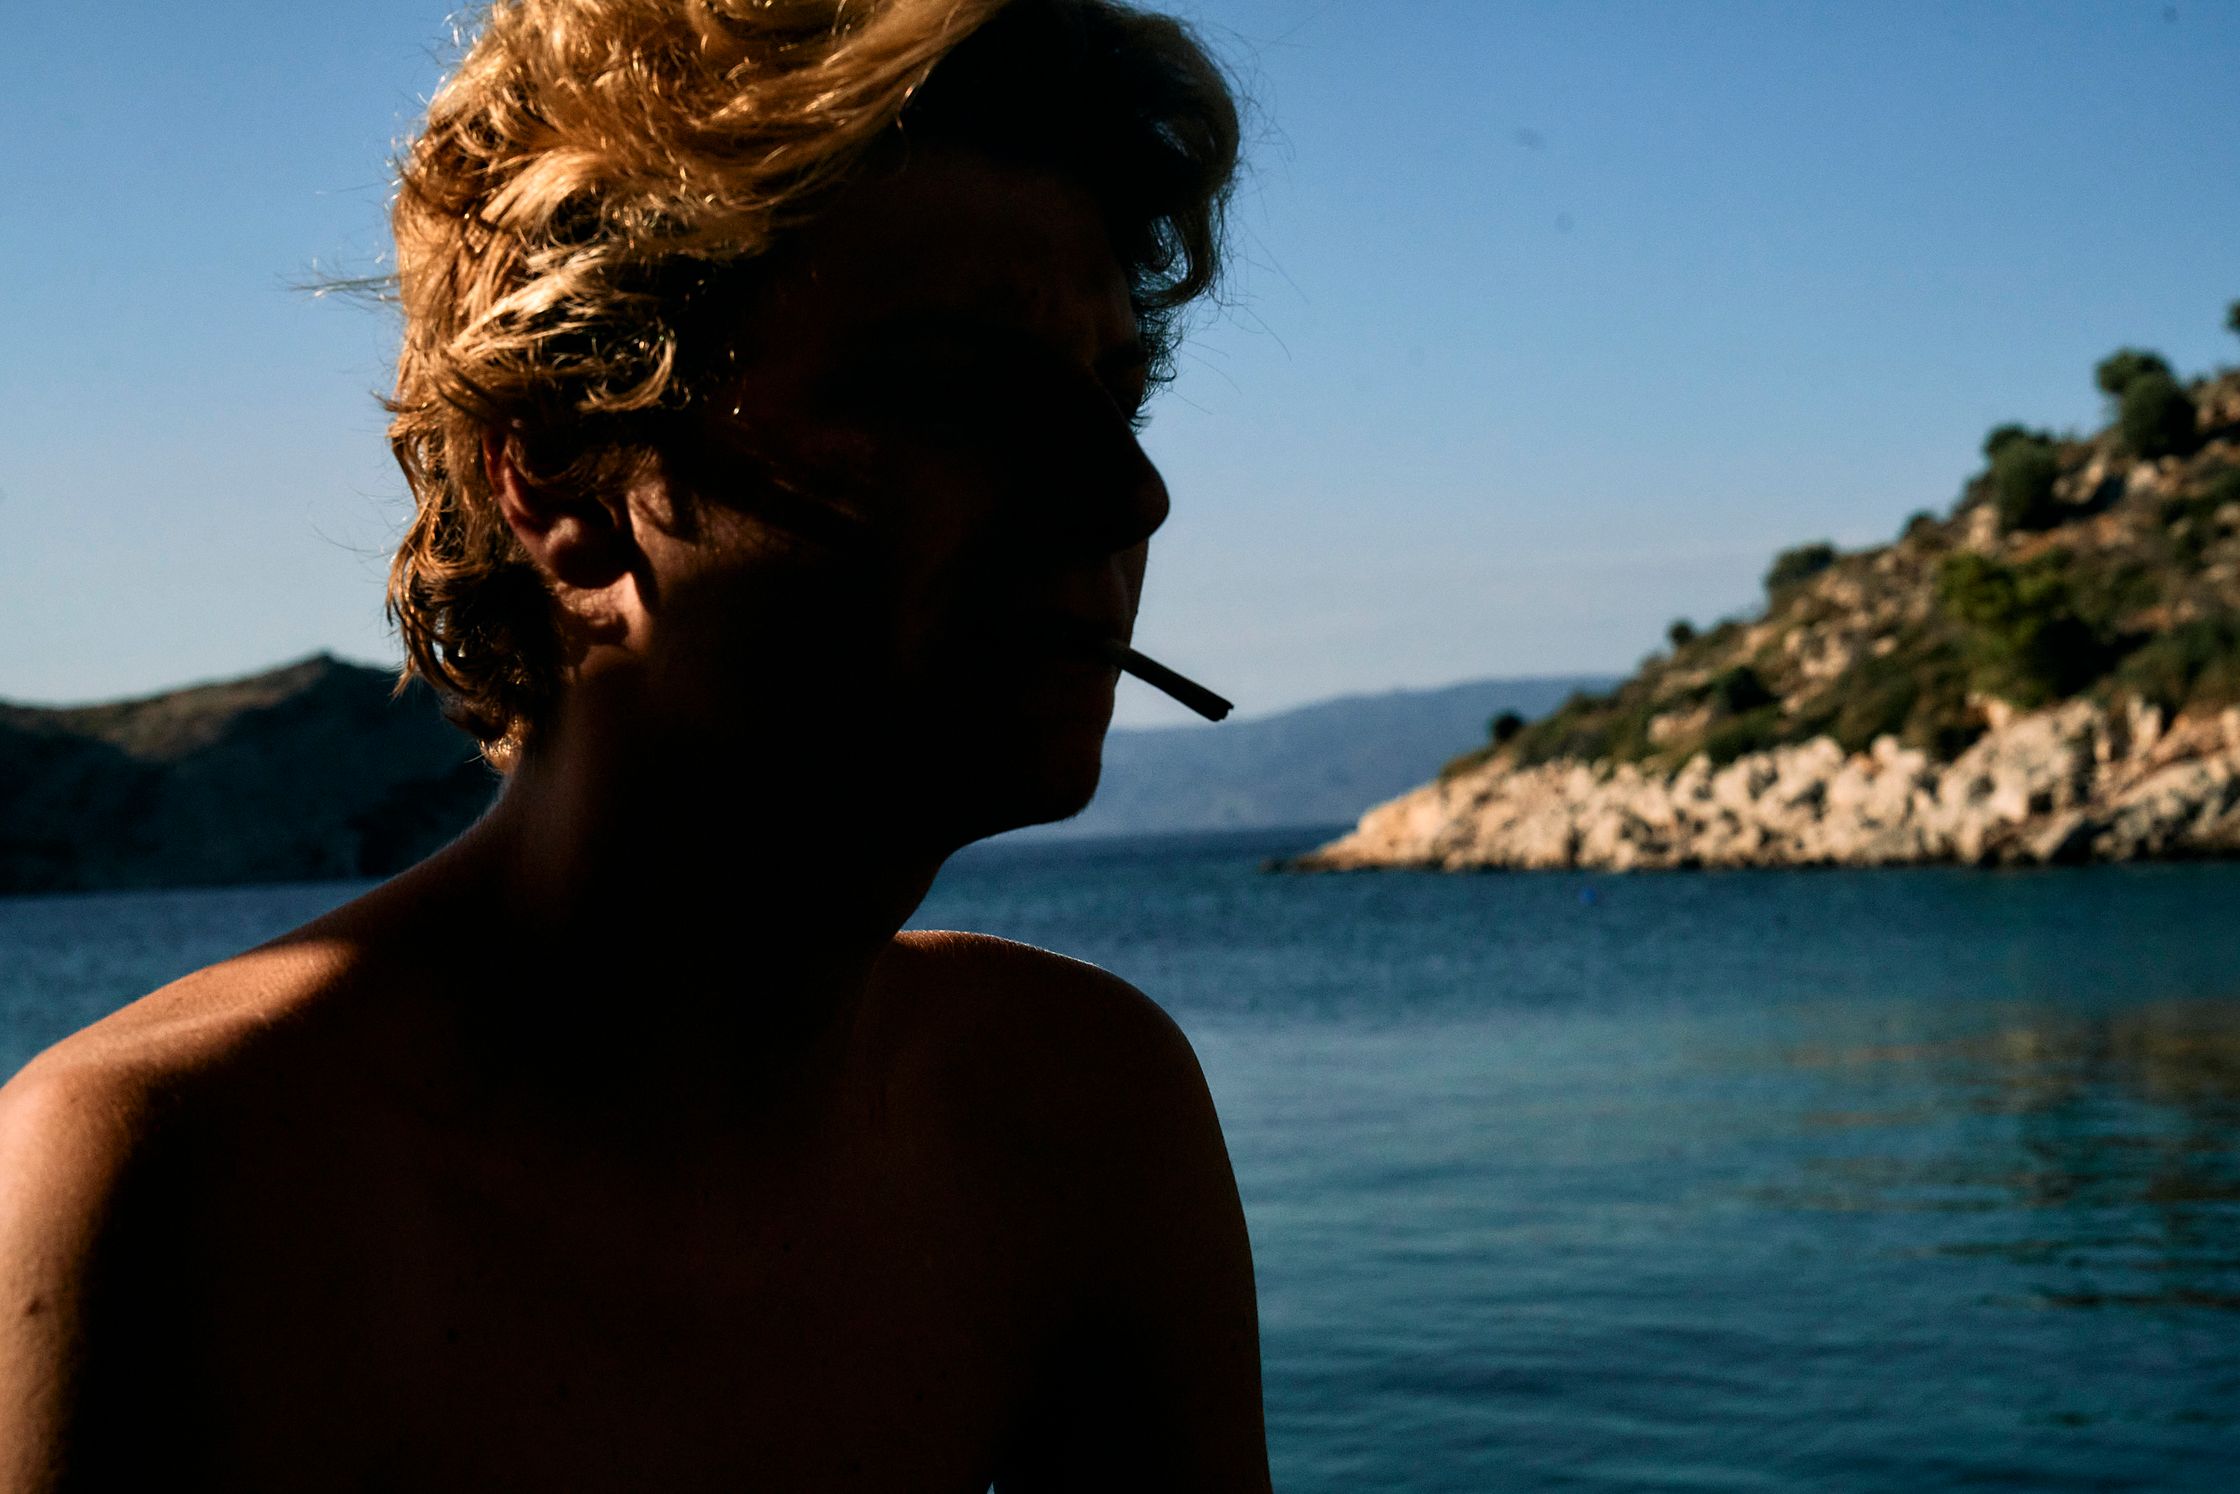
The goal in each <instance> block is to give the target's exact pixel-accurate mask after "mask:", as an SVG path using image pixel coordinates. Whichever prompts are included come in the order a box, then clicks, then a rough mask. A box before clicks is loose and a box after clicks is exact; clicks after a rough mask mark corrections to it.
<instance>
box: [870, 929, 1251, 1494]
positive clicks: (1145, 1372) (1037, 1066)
mask: <svg viewBox="0 0 2240 1494" xmlns="http://www.w3.org/2000/svg"><path fill="white" fill-rule="evenodd" d="M908 949H909V955H908V958H909V959H910V960H911V961H913V962H915V963H916V964H917V965H918V968H919V970H920V971H922V972H923V973H922V975H921V978H920V979H919V980H918V981H915V982H913V983H912V984H913V985H914V986H915V987H916V990H915V991H914V992H913V995H914V996H916V997H919V998H921V999H923V998H930V999H931V1004H932V1005H934V1006H935V1007H936V1008H937V1009H938V1014H937V1015H936V1016H934V1017H932V1018H931V1019H929V1022H928V1026H929V1028H930V1029H931V1030H932V1031H933V1032H934V1033H935V1035H936V1036H937V1038H938V1040H939V1046H940V1048H941V1049H942V1050H943V1051H945V1052H947V1053H948V1054H950V1055H951V1056H952V1058H953V1060H954V1062H955V1063H956V1064H957V1065H959V1073H960V1075H961V1076H962V1079H963V1082H962V1083H961V1084H960V1083H952V1084H950V1085H947V1086H944V1087H945V1088H947V1089H948V1090H949V1091H950V1092H951V1093H953V1094H963V1095H966V1096H969V1097H970V1103H971V1105H972V1107H973V1109H974V1111H975V1112H976V1114H977V1116H978V1117H979V1120H980V1125H981V1127H982V1129H980V1130H979V1131H978V1133H977V1134H980V1135H982V1136H985V1137H987V1138H988V1143H987V1144H988V1147H989V1150H990V1151H992V1152H996V1153H999V1154H1001V1155H1002V1156H1004V1157H1005V1158H1006V1159H1008V1161H1009V1162H1010V1163H1011V1164H1012V1165H1015V1166H1017V1167H1018V1168H1019V1173H1018V1176H1019V1177H1020V1179H1021V1180H1022V1181H1023V1182H1024V1183H1025V1184H1026V1185H1027V1187H1028V1189H1029V1190H1030V1191H1029V1192H1028V1193H1027V1195H1026V1197H1027V1199H1028V1200H1029V1202H1028V1203H1027V1204H1026V1206H1025V1208H1024V1209H1023V1210H1022V1212H1023V1213H1024V1214H1026V1215H1029V1216H1031V1217H1032V1218H1034V1219H1035V1220H1036V1221H1037V1222H1038V1223H1037V1227H1039V1228H1048V1229H1051V1230H1052V1231H1053V1234H1052V1236H1051V1238H1053V1239H1054V1240H1055V1241H1056V1243H1057V1251H1058V1255H1059V1258H1060V1259H1061V1260H1062V1261H1063V1263H1064V1265H1063V1270H1064V1273H1065V1274H1066V1276H1067V1277H1068V1278H1069V1279H1070V1280H1071V1281H1072V1282H1073V1283H1074V1285H1075V1287H1076V1289H1077V1295H1076V1296H1075V1298H1074V1303H1075V1305H1074V1308H1073V1310H1072V1312H1071V1313H1070V1315H1069V1316H1068V1317H1067V1319H1066V1327H1065V1329H1064V1331H1063V1332H1061V1333H1060V1334H1059V1335H1058V1336H1057V1337H1056V1338H1055V1339H1054V1341H1053V1345H1052V1348H1051V1359H1050V1362H1049V1364H1048V1365H1047V1366H1046V1367H1045V1370H1046V1372H1045V1374H1044V1376H1043V1382H1044V1384H1045V1385H1046V1386H1047V1387H1048V1388H1047V1389H1046V1390H1045V1392H1044V1394H1043V1396H1042V1397H1041V1399H1040V1400H1039V1401H1038V1402H1037V1403H1036V1404H1035V1406H1034V1407H1033V1409H1032V1411H1031V1413H1030V1414H1029V1415H1028V1416H1027V1417H1026V1418H1025V1420H1024V1421H1023V1423H1022V1426H1021V1428H1020V1430H1019V1433H1018V1436H1017V1440H1016V1442H1015V1444H1014V1445H1013V1447H1012V1448H1011V1449H1010V1450H1009V1451H1008V1453H1007V1454H1006V1456H1005V1459H1004V1468H1003V1471H1002V1474H1001V1476H999V1478H998V1480H997V1485H996V1486H997V1488H998V1489H999V1490H1001V1491H1003V1494H1030V1491H1032V1494H1040V1491H1045V1490H1059V1489H1065V1490H1084V1489H1099V1490H1102V1489H1113V1490H1118V1489H1133V1488H1161V1489H1175V1490H1205V1491H1212V1490H1217V1489H1218V1490H1224V1491H1249V1490H1265V1489H1266V1488H1267V1487H1268V1470H1267V1444H1266V1438H1265V1434H1264V1431H1263V1429H1262V1423H1261V1413H1260V1368H1259V1331H1258V1320H1257V1314H1256V1310H1255V1305H1254V1291H1253V1280H1252V1254H1251V1246H1250V1243H1249V1241H1248V1239H1247V1236H1246V1230H1245V1220H1244V1211H1243V1208H1242V1205H1241V1203H1240V1201H1239V1199H1238V1195H1237V1185H1236V1179H1235V1175H1234V1173H1233V1172H1232V1170H1231V1167H1230V1162H1229V1154H1228V1149H1227V1147H1226V1145H1225V1144H1224V1142H1223V1140H1222V1135H1221V1126H1220V1122H1219V1119H1218V1118H1217V1117H1216V1115H1215V1113H1214V1106H1213V1100H1212V1097H1211V1095H1210V1094H1209V1093H1208V1090H1207V1086H1206V1081H1205V1077H1204V1075H1203V1073H1202V1072H1201V1071H1200V1068H1199V1064H1198V1060H1197V1056H1196V1054H1195V1053H1193V1052H1192V1050H1191V1047H1190V1043H1189V1041H1188V1039H1187V1038H1185V1037H1184V1036H1183V1033H1182V1031H1181V1029H1180V1028H1179V1027H1177V1026H1176V1024H1175V1023H1174V1021H1173V1020H1172V1019H1171V1018H1170V1017H1168V1015H1167V1014H1166V1013H1165V1012H1164V1011H1163V1010H1161V1009H1160V1007H1159V1006H1158V1005H1157V1003H1155V1002H1154V1001H1152V1000H1151V998H1149V997H1148V996H1146V995H1145V994H1144V993H1143V992H1141V991H1139V990H1137V989H1136V988H1135V987H1134V986H1132V985H1130V984H1129V983H1128V982H1127V981H1125V980H1122V979H1121V978H1120V977H1118V976H1116V975H1113V974H1111V973H1110V972H1108V971H1105V970H1102V969H1099V968H1098V967H1096V966H1094V965H1089V964H1085V963H1083V962H1082V961H1079V960H1073V959H1068V958H1067V957H1065V956H1063V955H1058V954H1053V953H1052V952H1050V951H1048V950H1043V949H1036V948H1034V947H1032V946H1030V945H1024V944H1015V943H1012V942H1010V941H1007V940H1002V939H993V938H989V937H987V936H985V935H976V934H929V935H917V936H912V937H911V939H910V943H909V945H908ZM1092 1449H1094V1450H1097V1451H1096V1454H1095V1456H1094V1457H1091V1456H1090V1450H1092Z"/></svg>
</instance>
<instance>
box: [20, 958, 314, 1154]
mask: <svg viewBox="0 0 2240 1494" xmlns="http://www.w3.org/2000/svg"><path fill="white" fill-rule="evenodd" d="M345 964H346V957H345V956H344V954H343V953H342V951H341V949H340V947H339V946H337V945H334V944H332V943H329V942H326V941H322V940H320V939H318V938H316V937H299V936H290V937H288V938H285V939H282V940H279V941H276V942H275V943H273V944H269V945H265V946H262V947H260V948H258V949H254V950H251V951H249V952H247V953H246V954H241V955H237V956H235V957H233V958H232V959H229V960H224V961H221V962H219V963H218V964H215V965H211V966H208V967H206V968H204V969H202V970H198V971H196V972H194V973H193V974H191V975H187V976H184V977H182V978H180V979H178V980H175V981H173V982H171V983H170V984H169V985H166V986H163V987H161V988H160V989H158V990H156V991H153V992H151V993H150V994H148V995H146V996H143V997H141V998H140V999H139V1000H137V1001H134V1002H132V1003H130V1004H129V1005H127V1006H124V1007H122V1008H120V1009H118V1010H117V1011H115V1012H112V1013H111V1014H110V1015H108V1016H106V1017H104V1018H102V1019H101V1020H100V1021H98V1022H95V1023H93V1024H92V1025H90V1026H88V1027H85V1028H82V1029H81V1030H79V1031H78V1032H75V1033H72V1034H71V1035H70V1036H69V1037H66V1038H64V1039H63V1040H62V1041H61V1042H59V1043H56V1044H55V1045H54V1046H53V1047H51V1048H49V1049H47V1050H46V1051H45V1052H43V1053H41V1054H39V1055H38V1056H37V1057H36V1058H34V1059H32V1060H31V1062H30V1063H28V1064H26V1065H25V1066H24V1068H23V1069H22V1071H21V1072H19V1073H18V1074H17V1075H16V1076H15V1077H14V1078H13V1079H11V1080H9V1081H8V1083H7V1084H6V1085H5V1086H4V1087H0V1145H5V1146H9V1147H17V1148H20V1147H26V1146H31V1147H42V1148H44V1147H61V1148H63V1149H65V1150H67V1149H68V1148H69V1147H70V1146H72V1145H74V1144H76V1143H77V1142H79V1141H82V1142H83V1144H85V1145H87V1146H94V1145H99V1144H105V1143H107V1142H110V1141H114V1140H115V1139H116V1138H118V1137H122V1136H129V1135H130V1134H132V1133H134V1132H136V1131H137V1130H139V1129H141V1128H143V1127H144V1126H145V1125H146V1124H147V1123H148V1122H149V1120H150V1119H151V1118H152V1117H153V1116H154V1115H156V1114H157V1113H159V1112H161V1111H163V1110H165V1109H167V1108H173V1107H172V1106H171V1105H169V1104H168V1103H167V1102H172V1101H175V1100H176V1099H178V1098H179V1097H180V1096H181V1094H182V1093H183V1091H185V1090H186V1089H188V1088H190V1087H191V1086H192V1082H193V1081H194V1079H195V1078H196V1077H197V1076H199V1075H201V1074H204V1073H207V1072H209V1071H211V1070H214V1069H217V1068H220V1067H222V1066H224V1065H225V1064H226V1062H227V1061H228V1060H229V1059H232V1058H236V1057H238V1056H239V1055H240V1054H242V1053H243V1052H244V1051H246V1050H247V1049H249V1048H251V1047H253V1046H254V1045H255V1043H256V1042H257V1041H258V1039H259V1038H260V1037H262V1036H263V1035H265V1034H268V1033H270V1032H272V1031H273V1030H275V1029H276V1028H277V1027H278V1026H279V1025H280V1024H282V1023H283V1022H284V1021H286V1019H287V1018H288V1017H289V1016H291V1015H292V1014H294V1013H296V1012H299V1011H301V1010H302V1009H303V1008H305V1007H306V1006H307V1005H308V1004H309V1003H310V1002H312V1001H313V1000H314V999H315V998H316V997H317V996H318V995H319V994H320V993H321V992H322V991H323V990H325V989H327V988H330V987H332V986H333V985H334V984H335V983H336V981H337V979H338V977H339V975H340V973H341V971H342V969H343V968H344V966H345Z"/></svg>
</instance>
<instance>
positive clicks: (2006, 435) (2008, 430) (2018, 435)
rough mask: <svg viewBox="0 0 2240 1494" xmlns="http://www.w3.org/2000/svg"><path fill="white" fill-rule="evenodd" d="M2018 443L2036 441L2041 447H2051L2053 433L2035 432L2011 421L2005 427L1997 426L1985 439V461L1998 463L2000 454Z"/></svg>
mask: <svg viewBox="0 0 2240 1494" xmlns="http://www.w3.org/2000/svg"><path fill="white" fill-rule="evenodd" d="M2017 441H2036V442H2038V443H2040V444H2041V445H2045V446H2051V445H2052V444H2053V433H2052V432H2050V431H2034V430H2032V429H2030V427H2028V426H2026V425H2017V424H2015V423H2014V422H2013V421H2009V422H2007V424H2005V425H1995V426H1993V427H1992V428H1991V430H1990V431H1989V433H1988V434H1986V435H1985V436H1984V438H1983V455H1984V459H1985V460H1986V461H1997V460H1998V459H1999V453H2000V452H2002V451H2004V450H2006V449H2007V448H2008V447H2009V446H2012V445H2014V443H2015V442H2017Z"/></svg>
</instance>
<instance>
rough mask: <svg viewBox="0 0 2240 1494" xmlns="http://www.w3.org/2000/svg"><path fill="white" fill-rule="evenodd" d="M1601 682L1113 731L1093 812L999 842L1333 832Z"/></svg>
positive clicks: (1518, 685)
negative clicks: (1499, 729)
mask: <svg viewBox="0 0 2240 1494" xmlns="http://www.w3.org/2000/svg"><path fill="white" fill-rule="evenodd" d="M1611 683H1612V681H1611V680H1610V679H1608V678H1604V677H1589V676H1582V677H1578V678H1561V679H1520V680H1471V681H1468V682H1467V683H1464V684H1460V685H1447V686H1443V687H1441V688H1439V689H1435V690H1394V691H1390V692H1387V693H1385V694H1382V695H1347V696H1342V697H1340V698H1338V699H1336V700H1326V701H1320V702H1317V703H1316V704H1313V705H1305V706H1300V707H1298V708H1297V709H1295V710H1289V711H1284V712H1281V713H1279V714H1277V715H1273V716H1262V717H1259V718H1257V719H1254V720H1249V721H1224V722H1222V723H1221V724H1219V725H1218V726H1174V727H1161V728H1157V729H1152V730H1134V731H1115V732H1113V733H1112V734H1111V735H1110V736H1108V737H1107V738H1106V739H1105V749H1104V777H1103V780H1102V781H1101V783H1100V784H1099V786H1098V789H1097V798H1096V802H1095V803H1093V804H1091V805H1090V806H1089V807H1088V809H1086V810H1084V811H1083V812H1082V813H1081V814H1079V815H1077V816H1076V817H1074V818H1073V819H1070V820H1066V821H1064V822H1063V823H1061V824H1056V825H1036V826H1034V827H1032V828H1030V829H1026V830H1015V831H1013V832H1012V833H1011V834H1010V835H1009V836H1006V837H1005V839H1007V840H1026V839H1030V838H1031V839H1053V838H1060V837H1068V838H1070V837H1080V836H1092V835H1144V834H1154V833H1160V832H1165V831H1172V830H1245V829H1259V828H1274V827H1278V826H1285V825H1335V824H1340V823H1343V822H1346V821H1350V820H1353V819H1356V818H1358V817H1359V816H1360V814H1361V812H1362V811H1363V810H1365V809H1367V808H1368V807H1369V806H1370V805H1372V804H1376V803H1378V802H1380V801H1382V800H1385V799H1389V798H1391V797H1392V796H1393V795H1395V794H1398V793H1401V792H1402V791H1404V790H1406V789H1409V788H1412V787H1414V786H1415V785H1416V784H1418V783H1421V782H1422V781H1423V780H1424V779H1425V778H1427V777H1429V776H1430V775H1432V774H1433V773H1436V772H1437V771H1438V770H1439V767H1440V765H1441V764H1442V763H1444V762H1445V761H1446V760H1447V759H1448V758H1450V757H1452V756H1453V755H1454V753H1455V750H1456V744H1457V743H1467V742H1471V741H1475V740H1482V739H1483V738H1484V737H1485V734H1486V723H1487V722H1488V721H1489V720H1491V719H1492V718H1493V717H1494V716H1496V715H1499V714H1500V713H1501V712H1503V711H1515V712H1516V713H1517V714H1518V715H1520V716H1523V717H1525V718H1526V719H1528V720H1529V719H1533V718H1537V717H1540V716H1544V715H1546V714H1547V713H1548V712H1549V711H1552V710H1554V709H1555V708H1556V707H1557V706H1559V705H1561V704H1562V703H1563V702H1564V701H1565V700H1567V699H1568V698H1570V697H1571V696H1572V695H1573V694H1575V693H1578V692H1581V691H1595V690H1601V689H1606V688H1608V687H1609V685H1610V684H1611Z"/></svg>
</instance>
